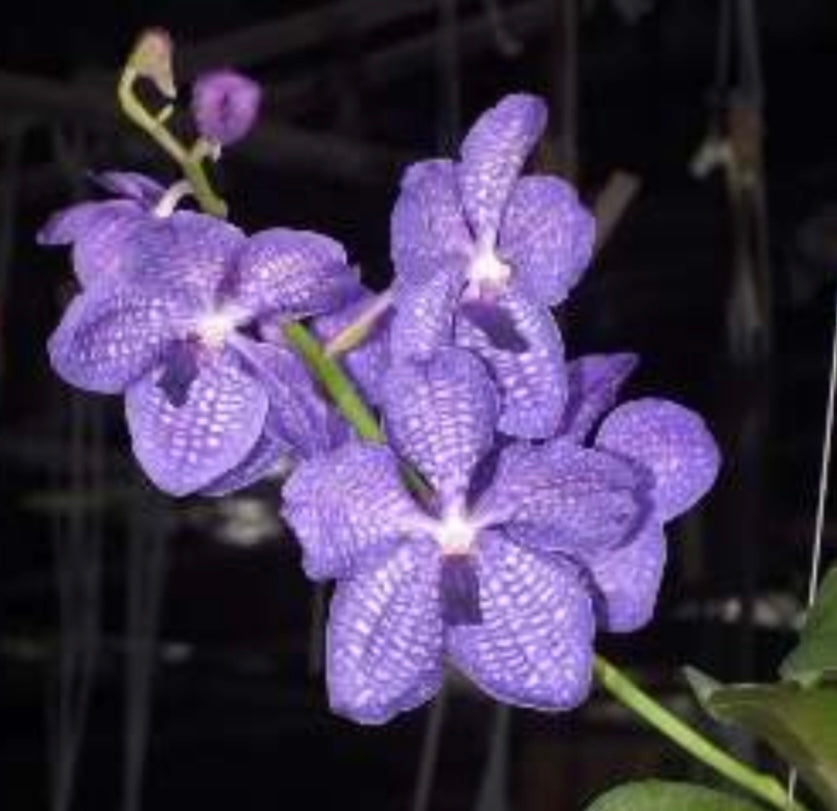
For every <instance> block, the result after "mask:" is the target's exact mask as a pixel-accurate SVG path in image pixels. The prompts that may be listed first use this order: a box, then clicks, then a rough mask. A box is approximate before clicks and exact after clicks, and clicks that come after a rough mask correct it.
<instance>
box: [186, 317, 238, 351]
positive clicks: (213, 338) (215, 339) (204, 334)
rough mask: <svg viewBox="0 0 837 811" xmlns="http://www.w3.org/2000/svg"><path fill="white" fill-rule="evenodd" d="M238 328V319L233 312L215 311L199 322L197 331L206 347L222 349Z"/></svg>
mask: <svg viewBox="0 0 837 811" xmlns="http://www.w3.org/2000/svg"><path fill="white" fill-rule="evenodd" d="M237 326H238V318H237V317H236V314H235V313H234V312H233V311H231V310H215V311H213V312H210V313H207V314H206V315H204V316H203V317H202V318H201V319H200V320H199V321H198V323H197V327H196V329H195V331H196V332H197V335H198V338H200V341H201V343H202V344H204V346H208V347H209V348H210V349H221V348H222V347H223V346H224V344H225V343H226V341H227V338H228V337H229V335H230V333H232V332H234V331H235V329H236V327H237Z"/></svg>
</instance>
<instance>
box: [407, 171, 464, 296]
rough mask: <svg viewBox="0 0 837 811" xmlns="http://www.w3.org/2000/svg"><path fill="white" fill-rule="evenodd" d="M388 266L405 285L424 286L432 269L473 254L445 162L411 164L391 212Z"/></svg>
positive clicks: (452, 177) (456, 189) (454, 182)
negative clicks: (391, 265) (391, 263)
mask: <svg viewBox="0 0 837 811" xmlns="http://www.w3.org/2000/svg"><path fill="white" fill-rule="evenodd" d="M391 228H392V261H393V264H394V266H395V272H396V273H397V274H398V276H399V277H400V279H401V280H402V281H404V282H407V283H413V284H421V283H423V282H426V281H428V278H429V275H430V274H431V273H432V270H433V269H434V268H435V267H437V266H438V265H439V264H440V263H447V262H449V261H450V260H451V259H464V258H465V257H467V256H468V255H469V254H470V253H471V251H472V250H473V238H472V237H471V233H470V231H469V230H468V225H467V223H466V222H465V216H464V212H463V210H462V201H461V198H460V194H459V187H458V185H457V178H456V170H455V168H454V165H453V163H452V162H451V161H449V160H428V161H421V162H420V163H415V164H413V165H412V166H411V167H410V168H409V169H408V170H407V171H406V172H405V174H404V178H403V179H402V181H401V193H400V195H399V196H398V199H397V200H396V202H395V207H394V208H393V211H392V222H391Z"/></svg>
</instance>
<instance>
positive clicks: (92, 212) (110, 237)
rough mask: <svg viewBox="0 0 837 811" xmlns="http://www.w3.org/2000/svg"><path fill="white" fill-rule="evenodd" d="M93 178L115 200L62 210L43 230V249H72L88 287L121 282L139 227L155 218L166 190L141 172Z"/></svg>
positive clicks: (77, 269) (40, 240)
mask: <svg viewBox="0 0 837 811" xmlns="http://www.w3.org/2000/svg"><path fill="white" fill-rule="evenodd" d="M92 178H93V180H94V181H95V182H96V183H97V184H98V185H99V186H101V187H102V188H103V189H105V190H106V191H108V192H110V193H111V194H113V195H114V196H115V199H110V200H98V201H93V202H85V203H77V204H76V205H72V206H69V207H67V208H65V209H62V210H61V211H58V212H56V213H55V214H54V215H53V216H52V217H51V218H50V219H49V220H48V222H47V223H46V225H44V226H43V228H41V230H40V231H39V232H38V234H37V237H36V240H37V242H38V244H39V245H72V248H73V269H74V271H75V274H76V277H77V278H78V280H79V282H80V283H81V284H82V285H84V286H86V285H88V284H90V283H92V282H94V281H96V280H98V279H102V278H115V277H116V276H117V275H118V274H119V273H120V272H121V271H122V270H123V269H124V266H125V259H126V257H127V256H128V255H129V251H128V250H127V249H128V246H129V245H130V243H131V240H132V239H133V237H134V235H135V234H136V231H137V229H138V228H140V227H141V226H143V225H144V224H146V223H148V222H149V221H150V219H151V218H152V216H153V215H152V212H153V210H154V207H155V206H156V205H157V204H158V203H159V202H160V200H161V199H162V197H163V195H164V194H165V189H164V188H163V187H162V186H160V185H159V184H158V183H157V182H156V181H155V180H152V179H151V178H150V177H146V176H145V175H141V174H138V173H136V172H101V173H99V174H95V175H93V176H92Z"/></svg>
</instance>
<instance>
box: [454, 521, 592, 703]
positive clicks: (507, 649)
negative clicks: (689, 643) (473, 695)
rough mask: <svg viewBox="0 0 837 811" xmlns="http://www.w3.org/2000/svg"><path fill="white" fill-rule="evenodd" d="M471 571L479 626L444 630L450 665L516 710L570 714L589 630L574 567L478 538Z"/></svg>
mask: <svg viewBox="0 0 837 811" xmlns="http://www.w3.org/2000/svg"><path fill="white" fill-rule="evenodd" d="M477 565H478V578H479V587H480V607H481V610H482V623H481V624H479V625H459V626H455V627H452V628H449V629H448V632H447V646H448V651H449V653H450V656H451V658H452V660H453V662H454V664H455V665H456V666H457V667H458V668H459V669H460V670H462V672H463V673H464V674H465V675H466V676H468V677H469V678H470V679H472V680H473V681H474V682H475V683H476V684H477V685H478V686H479V687H481V688H482V689H483V690H485V692H487V693H488V694H489V695H492V696H494V697H495V698H496V699H498V700H500V701H505V702H508V703H510V704H515V705H517V706H522V707H533V708H536V709H541V710H568V709H571V708H573V707H575V706H577V705H578V704H580V703H581V702H582V701H584V699H585V698H586V697H587V695H588V693H589V691H590V680H591V675H592V672H591V671H592V664H593V635H594V633H595V627H594V620H593V611H592V607H591V604H590V598H589V596H588V594H587V591H586V588H585V587H584V584H583V583H582V580H581V578H580V576H579V574H578V572H577V571H576V570H575V568H573V567H572V566H571V565H570V564H567V563H563V562H560V561H557V560H554V561H552V560H549V559H547V558H544V557H541V556H538V555H535V554H533V553H531V552H529V551H527V550H526V549H523V548H522V547H520V546H517V545H515V544H512V543H510V542H509V541H507V540H506V539H504V538H503V537H502V536H501V535H500V534H498V533H491V532H489V533H484V534H483V535H482V536H481V537H480V541H479V548H478V551H477Z"/></svg>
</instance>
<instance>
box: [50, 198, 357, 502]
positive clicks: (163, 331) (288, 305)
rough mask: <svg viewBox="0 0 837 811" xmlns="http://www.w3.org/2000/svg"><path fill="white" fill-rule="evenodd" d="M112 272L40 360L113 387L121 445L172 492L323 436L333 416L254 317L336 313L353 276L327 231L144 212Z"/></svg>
mask: <svg viewBox="0 0 837 811" xmlns="http://www.w3.org/2000/svg"><path fill="white" fill-rule="evenodd" d="M125 251H126V255H125V257H124V263H125V264H124V267H123V269H122V271H121V272H120V274H119V278H118V279H115V280H111V279H109V278H107V279H102V280H100V282H99V283H95V284H92V285H90V286H88V287H87V288H86V289H85V290H84V291H83V292H82V293H81V294H79V295H78V296H77V297H76V298H75V299H74V300H73V302H72V303H71V304H70V306H69V308H68V310H67V312H66V313H65V315H64V318H63V319H62V321H61V324H60V325H59V327H58V329H57V330H56V332H55V333H54V334H53V336H52V337H51V339H50V342H49V352H50V358H51V361H52V365H53V368H54V369H55V370H56V371H57V372H58V374H59V375H61V377H63V378H64V379H65V380H67V381H68V382H69V383H71V384H73V385H75V386H77V387H79V388H82V389H85V390H87V391H94V392H100V393H105V394H122V393H124V394H125V397H126V415H127V418H128V426H129V429H130V432H131V437H132V440H133V448H134V453H135V454H136V456H137V459H138V460H139V462H140V464H141V465H142V467H143V469H144V470H145V472H146V473H147V474H148V476H149V477H150V478H151V480H152V481H153V482H154V483H155V484H156V485H157V486H158V487H159V488H160V489H161V490H164V491H166V492H168V493H171V494H172V495H178V496H182V495H187V494H189V493H193V492H197V491H202V492H208V493H212V494H221V493H224V492H228V491H229V490H231V489H237V488H238V487H241V486H244V485H245V484H247V483H250V482H251V481H253V480H255V479H257V478H259V477H260V476H263V475H265V474H266V473H267V472H269V471H270V469H271V468H272V467H274V466H275V465H276V463H277V461H278V460H279V459H280V458H281V457H282V456H283V455H286V454H288V453H291V452H292V451H294V450H295V451H298V452H299V453H301V454H302V455H306V454H308V453H311V452H313V450H314V449H316V448H323V447H329V446H330V444H331V443H332V441H333V440H334V417H333V415H330V414H329V412H328V410H327V407H326V405H325V403H324V402H323V401H321V400H320V399H319V396H318V395H317V394H316V393H315V391H314V389H313V386H312V384H311V381H310V379H309V378H308V375H307V372H306V371H305V369H304V367H303V366H302V364H301V363H300V361H299V360H298V359H297V358H296V357H295V356H294V355H293V354H292V353H291V352H290V351H289V350H287V349H286V348H282V347H278V346H275V345H273V344H269V343H266V342H263V341H259V340H257V339H255V338H254V337H253V336H252V329H254V328H255V327H256V326H257V323H258V321H259V320H264V319H270V320H272V321H274V322H281V321H285V320H289V319H294V318H300V317H305V316H310V315H314V314H320V313H327V312H331V311H335V310H337V309H338V308H340V307H341V306H342V305H343V304H345V303H347V302H349V301H352V300H354V298H355V297H356V296H357V295H358V293H359V290H360V285H359V283H358V281H357V279H356V276H355V274H354V272H353V271H352V270H351V269H350V268H349V266H348V264H347V261H346V256H345V253H344V251H343V249H342V247H340V245H338V244H337V243H336V242H334V241H333V240H331V239H328V238H327V237H324V236H321V235H319V234H315V233H312V232H307V231H291V230H288V229H281V228H274V229H270V230H267V231H263V232H261V233H258V234H255V235H253V236H251V237H249V238H248V237H246V236H245V235H244V234H243V233H242V232H241V231H240V230H239V229H238V228H236V227H235V226H233V225H230V224H228V223H225V222H223V221H220V220H217V219H215V218H213V217H209V216H206V215H203V214H195V213H193V212H188V211H179V212H175V213H173V214H172V215H171V216H169V217H166V218H161V219H158V220H156V221H155V222H153V223H148V224H146V225H145V226H144V227H143V228H142V229H140V230H138V231H137V232H136V233H135V235H134V238H133V240H132V241H131V244H130V247H126V248H125Z"/></svg>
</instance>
